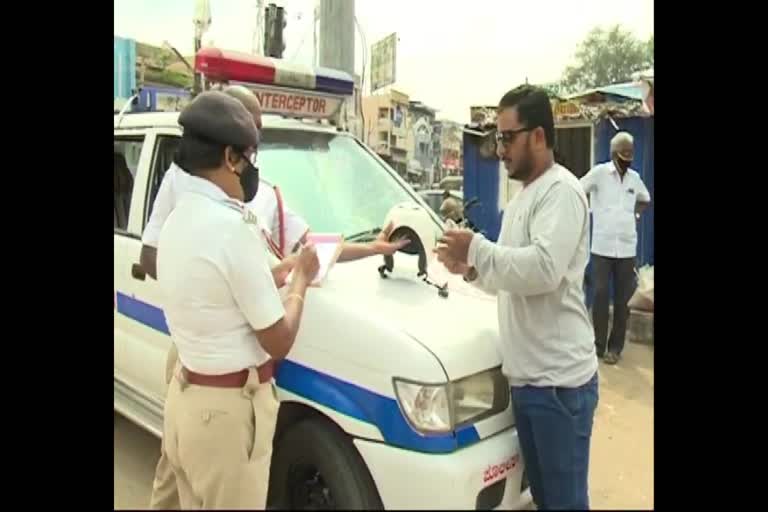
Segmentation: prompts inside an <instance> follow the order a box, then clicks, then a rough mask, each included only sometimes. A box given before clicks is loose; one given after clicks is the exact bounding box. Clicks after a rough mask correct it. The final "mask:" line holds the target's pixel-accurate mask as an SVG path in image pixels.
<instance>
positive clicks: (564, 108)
mask: <svg viewBox="0 0 768 512" xmlns="http://www.w3.org/2000/svg"><path fill="white" fill-rule="evenodd" d="M552 114H553V115H554V116H555V119H561V118H564V117H581V116H582V113H581V108H579V104H578V103H576V102H575V101H558V102H555V103H554V105H553V106H552Z"/></svg>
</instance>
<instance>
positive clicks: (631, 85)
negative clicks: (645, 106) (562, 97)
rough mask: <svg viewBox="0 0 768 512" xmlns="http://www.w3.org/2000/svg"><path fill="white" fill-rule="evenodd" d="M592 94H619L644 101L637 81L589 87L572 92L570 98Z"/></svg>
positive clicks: (622, 96)
mask: <svg viewBox="0 0 768 512" xmlns="http://www.w3.org/2000/svg"><path fill="white" fill-rule="evenodd" d="M592 94H608V95H611V96H619V97H621V98H627V99H630V100H637V101H643V90H642V88H641V87H640V85H639V84H637V82H628V83H625V84H614V85H606V86H603V87H596V88H595V89H589V90H587V91H583V92H579V93H576V94H571V95H570V96H568V99H571V100H572V99H576V98H583V97H584V96H590V95H592Z"/></svg>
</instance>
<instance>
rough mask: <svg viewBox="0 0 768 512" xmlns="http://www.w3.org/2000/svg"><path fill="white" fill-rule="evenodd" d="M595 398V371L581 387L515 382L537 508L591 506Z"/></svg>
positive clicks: (520, 429)
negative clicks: (518, 385)
mask: <svg viewBox="0 0 768 512" xmlns="http://www.w3.org/2000/svg"><path fill="white" fill-rule="evenodd" d="M597 401H598V386H597V374H595V375H594V376H593V377H592V378H591V379H590V380H589V382H587V383H586V384H584V385H583V386H580V387H578V388H553V387H545V388H539V387H533V386H523V387H513V388H512V406H513V409H514V413H515V423H516V425H517V435H518V438H519V440H520V449H521V450H522V452H523V461H524V462H525V468H526V472H527V474H528V481H529V482H530V484H531V494H532V495H533V501H534V502H535V503H536V507H537V508H538V509H539V510H558V509H560V510H588V509H589V492H588V475H589V446H590V439H591V437H592V422H593V419H594V417H595V408H596V407H597Z"/></svg>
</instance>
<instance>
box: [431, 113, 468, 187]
mask: <svg viewBox="0 0 768 512" xmlns="http://www.w3.org/2000/svg"><path fill="white" fill-rule="evenodd" d="M437 125H438V126H439V127H440V129H439V134H440V138H439V147H440V152H439V153H438V154H439V155H440V160H439V173H438V176H437V179H436V180H435V181H438V182H439V181H440V180H441V179H443V178H445V177H446V176H461V175H462V174H463V170H464V169H463V167H464V166H463V162H462V159H463V154H462V127H461V125H460V124H459V123H455V122H453V121H448V120H441V121H438V122H437Z"/></svg>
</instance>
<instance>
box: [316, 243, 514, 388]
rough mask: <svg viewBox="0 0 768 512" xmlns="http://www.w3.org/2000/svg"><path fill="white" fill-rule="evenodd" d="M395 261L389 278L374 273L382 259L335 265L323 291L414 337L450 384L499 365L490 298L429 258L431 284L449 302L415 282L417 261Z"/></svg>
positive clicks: (403, 256) (494, 314)
mask: <svg viewBox="0 0 768 512" xmlns="http://www.w3.org/2000/svg"><path fill="white" fill-rule="evenodd" d="M394 259H395V266H394V270H393V272H392V273H391V274H389V275H388V277H387V278H382V277H381V276H380V275H379V271H378V267H379V266H380V265H382V264H383V263H384V259H383V257H381V258H379V257H373V258H365V259H363V260H359V261H355V262H348V263H337V264H336V265H334V267H333V268H332V269H331V271H330V273H329V275H328V276H327V278H326V281H325V283H324V284H323V289H327V291H328V292H330V293H332V295H333V298H334V300H335V301H342V300H343V301H345V302H346V304H352V305H354V306H353V309H356V310H358V311H359V313H360V315H361V316H370V315H376V316H377V317H383V318H384V319H386V320H387V321H389V322H391V323H392V325H393V326H394V327H396V328H398V329H401V330H402V331H403V332H405V333H406V334H408V335H410V336H411V337H413V338H415V339H416V340H417V341H418V342H419V343H421V344H422V345H424V346H425V347H426V348H427V349H428V350H429V351H430V352H432V353H433V354H434V355H435V356H436V357H437V358H438V360H439V361H440V363H441V364H442V366H443V368H444V370H445V372H446V374H447V375H448V378H449V379H451V380H456V379H459V378H462V377H465V376H467V375H472V374H474V373H477V372H479V371H483V370H487V369H489V368H493V367H496V366H499V365H501V355H500V352H499V350H498V348H497V347H498V345H499V330H498V319H497V308H496V298H495V297H494V296H492V295H488V294H487V293H485V292H482V291H480V290H478V289H476V288H474V287H473V286H471V285H469V284H468V283H465V282H464V280H463V279H462V278H461V277H460V276H454V275H451V274H449V273H448V272H447V271H446V270H445V269H444V267H443V266H442V264H440V263H439V262H438V261H437V260H436V259H435V258H434V256H432V257H431V258H430V260H429V263H428V265H429V266H428V269H429V279H430V281H432V282H435V283H438V284H440V285H443V284H444V283H446V282H447V283H448V297H440V296H439V295H438V289H437V288H436V287H435V286H432V285H429V284H427V283H425V282H424V281H423V280H422V279H420V278H417V277H416V276H417V273H418V258H417V257H416V256H410V255H406V254H403V253H397V254H395V258H394Z"/></svg>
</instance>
